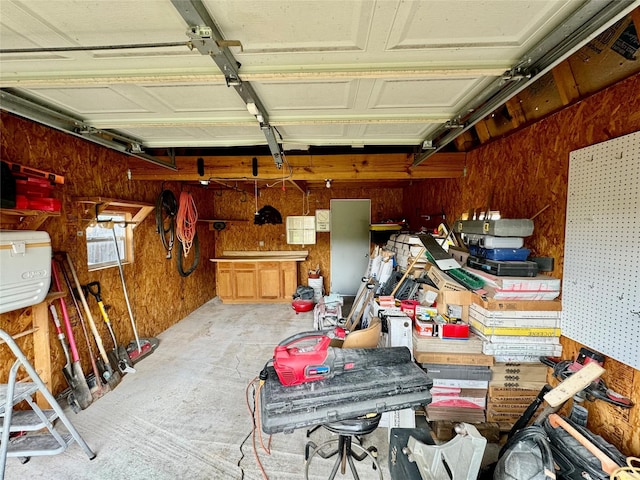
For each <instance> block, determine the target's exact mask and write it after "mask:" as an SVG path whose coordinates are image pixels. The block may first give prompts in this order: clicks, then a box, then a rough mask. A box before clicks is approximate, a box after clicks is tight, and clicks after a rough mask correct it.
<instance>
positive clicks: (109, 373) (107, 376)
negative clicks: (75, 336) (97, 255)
mask: <svg viewBox="0 0 640 480" xmlns="http://www.w3.org/2000/svg"><path fill="white" fill-rule="evenodd" d="M67 263H68V264H69V270H71V275H72V276H73V281H74V282H75V284H76V290H77V292H78V296H79V297H80V301H81V302H82V307H83V308H84V312H85V314H86V316H87V321H88V322H89V328H90V329H91V333H93V338H94V339H95V341H96V345H97V346H98V351H99V352H100V357H101V358H102V362H103V364H104V365H103V366H104V372H103V374H102V378H103V380H104V381H105V382H107V385H109V388H110V389H112V390H113V389H114V388H116V387H117V386H118V384H119V383H120V380H121V379H122V377H121V376H120V372H118V371H114V370H113V368H112V367H111V363H110V361H109V356H108V355H107V351H106V350H105V349H104V345H103V343H102V337H100V333H98V329H97V328H96V322H95V321H94V320H93V315H92V314H91V310H90V309H89V305H87V299H86V297H85V295H84V292H83V291H82V286H81V285H80V280H78V275H77V274H76V269H75V267H74V266H73V262H72V260H71V257H70V256H69V254H68V253H67Z"/></svg>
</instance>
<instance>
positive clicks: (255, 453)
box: [245, 377, 271, 480]
mask: <svg viewBox="0 0 640 480" xmlns="http://www.w3.org/2000/svg"><path fill="white" fill-rule="evenodd" d="M257 379H258V377H255V378H254V379H253V380H251V381H250V382H249V384H248V385H247V388H246V389H245V401H246V403H247V410H249V413H250V414H251V443H252V444H253V456H254V457H255V459H256V463H257V464H258V467H259V468H260V473H262V478H264V479H265V480H269V477H268V475H267V472H266V471H265V469H264V466H263V465H262V462H261V461H260V457H259V456H258V447H257V445H256V412H257V410H258V408H257V403H256V402H257V395H259V393H260V387H261V386H262V385H260V386H259V387H258V391H257V392H256V393H255V395H256V397H254V403H253V405H254V406H253V409H252V408H251V404H250V403H249V388H250V387H251V386H252V385H253V384H254V383H255V381H256V380H257ZM257 420H258V422H257V423H258V426H259V425H260V414H258V419H257ZM260 443H261V444H262V448H263V449H264V450H265V452H267V454H268V455H270V454H271V452H270V451H269V450H267V449H266V448H265V447H264V444H263V443H262V433H260ZM269 446H271V437H269Z"/></svg>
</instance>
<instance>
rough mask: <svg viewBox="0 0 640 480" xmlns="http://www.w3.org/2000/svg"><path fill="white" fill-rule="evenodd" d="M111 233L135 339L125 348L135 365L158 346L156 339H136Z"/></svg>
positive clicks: (116, 241)
mask: <svg viewBox="0 0 640 480" xmlns="http://www.w3.org/2000/svg"><path fill="white" fill-rule="evenodd" d="M111 232H112V233H113V246H114V248H115V249H116V261H117V262H118V270H119V271H120V280H121V281H122V290H123V291H124V299H125V300H126V302H127V310H128V311H129V319H130V320H131V328H132V329H133V336H134V337H135V340H136V341H135V344H134V343H133V342H131V343H129V345H128V346H127V353H128V354H129V358H130V359H131V361H132V362H133V363H134V364H135V363H137V362H139V361H140V360H142V359H143V358H144V357H146V356H147V355H150V354H151V353H153V351H154V350H155V348H156V347H157V346H158V340H157V339H156V338H151V339H148V338H145V339H142V340H140V337H138V329H137V328H136V321H135V319H134V317H133V311H132V310H131V302H129V293H128V292H127V283H126V282H125V280H124V270H123V268H122V262H121V261H120V251H119V249H118V239H117V238H116V229H115V228H111Z"/></svg>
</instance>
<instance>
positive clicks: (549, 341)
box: [469, 295, 562, 363]
mask: <svg viewBox="0 0 640 480" xmlns="http://www.w3.org/2000/svg"><path fill="white" fill-rule="evenodd" d="M478 298H479V297H478V296H477V295H473V297H472V299H473V303H472V304H471V305H470V307H469V326H470V327H471V330H472V331H473V332H475V333H476V334H477V335H478V336H479V337H480V338H481V339H482V340H483V347H482V351H483V353H485V354H487V355H493V356H494V358H495V360H496V362H531V363H538V362H539V357H541V356H554V357H555V356H560V355H561V354H562V346H561V345H560V333H561V329H560V317H561V312H560V310H559V309H557V308H556V307H557V306H558V305H559V303H556V302H540V306H541V307H547V309H544V308H542V309H534V307H535V304H536V303H538V302H535V301H532V302H526V304H527V306H526V307H524V308H528V309H525V310H521V309H519V308H515V309H507V308H495V309H494V308H491V306H490V305H487V304H486V302H484V301H477V299H478ZM488 307H489V308H488Z"/></svg>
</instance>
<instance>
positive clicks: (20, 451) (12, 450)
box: [7, 433, 73, 457]
mask: <svg viewBox="0 0 640 480" xmlns="http://www.w3.org/2000/svg"><path fill="white" fill-rule="evenodd" d="M60 436H61V438H62V440H63V441H64V443H63V444H62V445H61V444H60V442H58V440H56V439H55V437H54V436H53V435H51V434H50V433H38V434H34V435H22V436H20V437H15V438H12V439H11V440H10V441H9V447H8V449H7V457H32V456H41V455H57V454H59V453H62V452H64V451H65V450H66V449H67V447H68V446H69V445H70V444H71V443H72V442H73V437H72V436H71V434H68V433H65V434H61V435H60Z"/></svg>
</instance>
